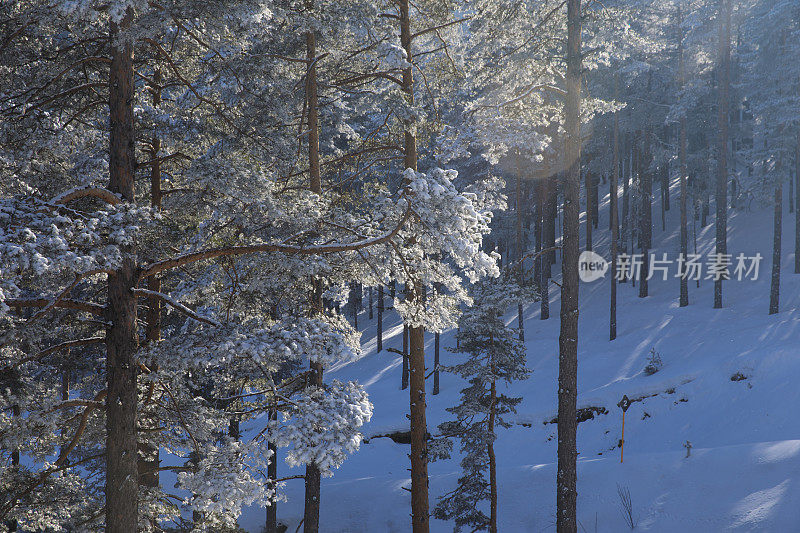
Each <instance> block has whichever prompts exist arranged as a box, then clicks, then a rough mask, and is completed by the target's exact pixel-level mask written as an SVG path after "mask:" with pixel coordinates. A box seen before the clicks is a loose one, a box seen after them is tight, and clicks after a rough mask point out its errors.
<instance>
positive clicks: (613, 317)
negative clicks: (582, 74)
mask: <svg viewBox="0 0 800 533" xmlns="http://www.w3.org/2000/svg"><path fill="white" fill-rule="evenodd" d="M614 94H615V96H614V99H615V100H619V76H618V75H615V76H614ZM611 167H612V168H611V186H610V187H609V191H608V197H609V199H610V202H611V217H610V218H611V275H610V276H609V277H610V278H611V309H610V318H609V340H612V341H613V340H614V339H616V338H617V254H618V250H617V241H618V239H619V222H618V221H617V218H618V213H617V211H618V207H617V203H618V200H619V198H618V194H619V190H618V187H617V179H618V177H619V111H616V112H614V155H613V158H612V163H611Z"/></svg>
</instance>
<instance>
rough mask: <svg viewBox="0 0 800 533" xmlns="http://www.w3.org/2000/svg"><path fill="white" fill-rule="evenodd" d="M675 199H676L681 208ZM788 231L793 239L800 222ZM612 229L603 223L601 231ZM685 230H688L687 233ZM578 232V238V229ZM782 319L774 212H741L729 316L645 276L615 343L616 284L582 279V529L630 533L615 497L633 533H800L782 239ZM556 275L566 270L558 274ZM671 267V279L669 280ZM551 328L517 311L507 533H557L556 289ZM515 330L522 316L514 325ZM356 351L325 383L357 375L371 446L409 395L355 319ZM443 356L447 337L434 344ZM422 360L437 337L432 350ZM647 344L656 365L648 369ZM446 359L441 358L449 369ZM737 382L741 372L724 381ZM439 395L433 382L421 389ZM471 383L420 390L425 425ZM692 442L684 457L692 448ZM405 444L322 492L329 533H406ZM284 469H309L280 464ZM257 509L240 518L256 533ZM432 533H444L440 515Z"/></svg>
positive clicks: (603, 234) (296, 514) (390, 359)
mask: <svg viewBox="0 0 800 533" xmlns="http://www.w3.org/2000/svg"><path fill="white" fill-rule="evenodd" d="M675 204H677V202H675ZM607 216H608V214H607V210H606V208H605V207H603V208H602V210H601V220H600V228H601V229H600V230H599V235H598V232H597V230H596V236H595V242H596V243H597V244H596V247H595V249H596V250H598V251H599V252H600V253H601V254H602V255H605V256H606V257H608V231H607V227H608V219H607ZM677 216H678V208H677V205H675V206H674V207H673V209H672V211H671V212H669V213H668V217H667V228H668V231H667V233H666V234H665V233H663V232H661V231H660V212H659V211H658V207H656V208H654V217H653V218H654V220H655V221H657V222H656V224H655V226H656V227H655V229H654V232H655V234H654V243H656V244H658V245H659V247H658V248H656V249H655V250H654V251H655V252H656V253H659V254H660V253H662V252H667V253H669V254H670V258H673V259H674V258H675V257H676V255H677V248H678V236H677V232H676V231H675V229H676V228H677ZM784 222H785V229H784V231H785V235H786V236H792V237H793V224H794V219H793V216H792V217H788V216H785V217H784ZM604 228H605V229H604ZM713 231H714V229H713V226H708V227H707V228H705V230H703V231H699V228H698V235H697V242H698V251H699V252H700V253H703V254H707V253H709V252H711V251H713ZM691 233H692V231H691V228H690V235H691ZM581 235H583V232H582V233H581ZM784 243H785V246H784V255H783V265H784V267H783V271H782V287H781V307H780V313H779V314H777V315H773V316H768V315H767V309H768V297H769V269H770V266H771V257H772V252H771V246H772V219H771V211H769V210H763V211H753V212H744V211H738V212H733V213H732V215H731V220H730V230H729V251H730V252H731V253H733V254H734V255H736V254H738V253H739V252H743V253H745V255H748V256H751V255H755V254H756V253H757V252H760V253H761V255H762V256H763V257H764V259H763V261H762V263H761V271H760V275H759V278H758V280H757V281H751V280H743V281H730V282H727V283H726V284H725V308H724V309H721V310H714V309H712V301H713V296H712V287H713V283H712V282H710V281H706V280H703V281H701V287H700V288H699V289H698V288H696V286H695V284H694V282H690V286H689V290H690V306H689V307H688V308H683V309H681V308H679V307H678V305H677V292H678V283H677V280H676V279H673V278H670V279H669V280H668V281H661V280H660V279H654V280H651V283H650V297H648V298H645V299H640V298H638V297H637V294H638V287H637V289H634V288H632V287H631V286H630V284H627V285H621V286H620V289H619V303H618V309H619V311H618V322H619V333H618V335H619V336H618V339H617V340H615V341H613V342H609V341H608V305H609V282H608V280H607V279H606V280H603V281H597V282H594V283H583V284H582V285H581V295H580V298H581V315H580V343H579V361H580V366H579V383H580V396H579V407H587V408H589V407H592V408H596V409H595V410H596V411H599V413H598V414H596V415H595V417H594V418H593V419H589V420H587V421H585V422H582V423H581V424H580V425H579V430H578V444H579V466H578V469H579V471H578V476H579V487H578V489H579V497H578V498H579V499H578V516H579V519H580V522H581V531H587V532H592V531H601V532H621V531H626V530H628V529H629V526H628V525H626V521H625V519H624V517H623V513H622V512H621V510H622V509H621V503H620V497H619V495H618V487H620V488H622V489H628V490H629V491H630V494H631V500H632V510H633V517H634V520H635V522H636V530H637V531H654V532H714V531H728V530H732V531H770V532H772V531H774V532H789V531H800V421H798V417H797V416H796V406H797V405H798V404H800V386H798V384H797V381H798V376H800V315H798V312H797V310H798V308H800V290H798V289H800V274H798V275H795V274H793V259H794V256H793V253H789V249H790V246H789V244H790V243H791V239H790V238H785V239H784ZM555 271H557V272H560V267H557V268H556V269H555ZM675 271H676V267H672V270H671V274H674V273H675ZM550 296H551V312H552V317H551V318H550V319H549V320H547V321H542V320H540V319H539V312H538V303H537V304H535V305H532V306H530V307H529V308H528V309H526V313H525V328H526V331H525V339H526V341H527V352H528V363H529V367H530V368H531V369H532V370H533V374H532V375H531V377H530V378H529V379H528V380H527V381H525V382H522V383H520V384H519V385H518V386H515V387H514V388H513V389H511V390H508V391H504V392H507V393H508V394H511V395H516V396H524V401H523V402H522V403H521V404H520V406H519V408H518V415H517V417H516V420H517V422H518V425H516V426H514V427H513V428H512V429H509V430H505V431H504V430H502V429H501V430H500V431H499V435H498V444H497V455H498V463H499V473H498V476H499V483H500V489H499V491H500V498H499V515H500V530H501V531H503V532H527V531H530V532H540V531H555V519H554V515H555V460H556V440H555V434H556V426H555V425H554V424H551V423H547V422H549V421H550V420H552V418H553V417H554V416H555V414H556V393H555V391H556V376H557V372H558V366H557V353H558V328H559V324H558V309H559V305H560V303H559V299H558V287H557V286H555V285H553V286H552V287H551V294H550ZM388 317H389V321H388V324H387V325H386V330H387V333H386V334H385V346H390V347H395V348H400V346H401V337H402V335H401V334H402V327H401V326H400V325H399V323H398V321H397V318H396V316H395V315H393V314H391V313H390V314H388ZM507 319H508V321H509V323H512V322H513V323H514V324H515V323H516V315H515V314H513V313H509V315H508V316H507ZM359 325H360V326H362V330H363V332H364V336H363V341H364V357H363V358H362V359H360V360H359V361H356V362H354V363H351V364H349V365H346V366H342V367H340V368H336V369H332V370H331V371H330V372H328V374H327V376H328V377H329V378H334V377H336V378H340V379H345V378H346V379H354V378H355V379H358V380H360V381H361V383H363V384H364V385H365V386H366V387H367V389H368V391H369V394H370V397H371V399H372V401H373V403H374V404H375V415H374V418H373V420H372V421H371V422H370V423H369V424H368V425H367V426H366V427H365V431H364V433H365V435H366V436H367V437H373V436H375V435H381V434H386V433H388V432H391V431H395V430H402V429H407V428H408V419H407V418H406V413H407V412H408V401H409V400H408V391H401V390H400V359H399V357H398V356H397V355H396V354H393V353H389V352H386V351H385V350H384V351H383V352H382V353H379V354H376V353H375V339H374V337H375V324H374V321H369V320H367V315H366V313H362V315H361V316H360V319H359ZM442 345H443V347H448V348H449V347H452V346H453V345H454V340H453V336H452V332H449V333H446V334H443V335H442ZM428 346H429V349H428V353H429V360H430V361H431V362H430V363H429V365H430V366H432V350H433V336H432V335H431V336H430V338H429V344H428ZM651 349H655V350H656V351H657V352H658V353H660V355H661V358H662V360H663V363H664V365H663V368H662V369H661V370H660V371H659V372H657V373H656V374H654V375H650V376H648V375H645V373H644V372H643V368H644V367H645V366H646V364H647V360H648V356H649V354H650V351H651ZM453 357H456V356H455V355H453V354H451V353H449V352H447V351H445V350H443V351H442V359H443V363H445V364H447V361H448V360H452V358H453ZM732 378H734V379H733V380H732ZM431 385H432V383H431V384H429V392H430V387H431ZM463 385H464V382H463V381H461V380H460V379H459V378H456V377H454V376H451V375H447V374H444V375H443V376H442V385H441V394H439V395H438V396H433V395H431V394H430V393H429V395H428V405H429V415H428V423H429V426H430V429H431V431H432V432H433V431H435V428H436V425H437V424H438V423H439V422H441V421H443V420H444V419H445V418H446V415H447V413H446V412H445V408H447V407H449V406H452V405H453V404H454V403H455V402H456V399H457V396H458V391H459V389H460V388H461V387H462V386H463ZM623 394H626V395H627V396H628V397H629V398H631V399H635V400H640V401H635V402H634V403H633V404H632V406H631V408H630V409H629V410H628V412H627V414H626V424H625V432H626V435H625V437H626V439H625V462H624V463H622V464H621V463H620V450H619V448H618V442H619V439H620V431H621V411H620V409H619V408H618V407H617V406H616V405H617V402H619V400H620V399H621V397H622V396H623ZM686 441H691V443H692V446H693V447H692V449H691V456H690V457H688V458H687V457H685V456H686V449H685V448H684V443H685V442H686ZM408 451H409V446H408V445H406V444H398V443H395V442H393V441H392V440H390V439H389V438H380V437H377V438H369V442H367V443H365V444H363V445H362V448H361V451H359V452H358V453H357V454H356V455H354V456H353V457H351V458H350V459H349V460H348V461H347V462H346V463H345V464H344V465H343V466H342V467H341V468H340V469H339V470H338V471H337V472H336V474H335V476H334V477H333V478H329V479H325V480H323V491H322V499H323V502H322V524H323V530H324V531H330V532H339V531H342V532H352V533H355V532H362V531H363V532H381V531H397V532H404V531H408V530H409V512H410V496H409V493H408V492H407V491H406V490H404V489H403V487H406V486H409V485H410V482H409V475H408V471H407V469H408V467H409V461H408V458H407V453H408ZM458 461H459V458H458V456H457V455H456V456H454V457H453V458H452V459H451V460H448V461H441V462H437V463H433V464H432V465H431V467H430V475H431V478H430V485H431V506H432V507H433V505H435V503H436V497H437V496H439V495H441V494H443V493H445V492H447V491H448V490H451V489H452V488H453V486H454V484H455V482H456V479H457V476H458V473H459V467H458ZM279 470H280V475H292V474H299V473H301V471H300V470H298V469H295V470H290V469H288V467H286V465H285V464H283V463H281V464H280V465H279ZM287 493H288V496H289V501H288V502H287V503H281V504H280V507H279V517H280V519H281V520H282V521H283V522H285V523H286V524H287V525H288V526H289V531H294V530H295V528H296V527H297V525H298V523H299V521H300V519H301V518H302V500H303V497H302V493H303V487H302V482H301V481H290V482H289V484H288V487H287ZM263 517H264V511H263V509H250V510H248V512H247V513H246V514H245V516H244V517H243V519H242V523H243V524H245V525H246V526H247V528H248V530H249V531H254V532H255V531H260V528H261V527H262V526H263V523H264V522H263ZM431 525H432V530H433V531H451V530H452V524H449V523H446V522H441V521H438V520H432V524H431Z"/></svg>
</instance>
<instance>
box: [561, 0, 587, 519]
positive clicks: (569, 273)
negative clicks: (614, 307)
mask: <svg viewBox="0 0 800 533" xmlns="http://www.w3.org/2000/svg"><path fill="white" fill-rule="evenodd" d="M581 59H582V58H581V0H567V79H566V88H567V95H566V98H565V116H566V121H565V130H566V135H567V148H566V157H567V164H568V165H569V167H568V168H569V170H568V172H567V175H566V179H565V180H564V225H563V228H564V229H563V238H562V256H561V273H562V280H561V283H562V285H561V334H560V336H559V339H558V341H559V358H558V471H557V475H556V494H557V496H556V530H557V531H558V532H559V533H576V531H577V523H578V522H577V516H576V502H577V496H578V492H577V464H576V461H577V457H578V451H577V431H578V423H577V401H578V255H579V252H580V242H579V238H580V237H579V215H580V186H581V181H580V180H581V174H580V161H581V122H580V120H581V119H580V114H581V70H582V60H581Z"/></svg>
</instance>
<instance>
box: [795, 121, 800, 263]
mask: <svg viewBox="0 0 800 533" xmlns="http://www.w3.org/2000/svg"><path fill="white" fill-rule="evenodd" d="M794 175H795V180H796V181H797V184H796V185H795V188H794V195H795V204H797V209H795V210H794V273H795V274H800V131H798V132H797V145H796V146H795V152H794Z"/></svg>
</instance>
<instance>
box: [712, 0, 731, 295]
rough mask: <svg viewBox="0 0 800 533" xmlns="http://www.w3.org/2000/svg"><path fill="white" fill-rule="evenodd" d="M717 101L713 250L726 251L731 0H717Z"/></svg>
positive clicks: (718, 284)
mask: <svg viewBox="0 0 800 533" xmlns="http://www.w3.org/2000/svg"><path fill="white" fill-rule="evenodd" d="M719 19H720V20H719V88H718V93H719V102H718V113H717V119H718V126H719V136H718V138H717V182H716V196H715V201H716V204H717V206H716V207H717V220H716V230H717V231H716V240H717V243H716V253H717V254H718V256H719V254H727V253H728V112H729V111H728V109H729V101H728V97H729V94H730V68H731V67H730V62H731V0H720V1H719ZM720 308H722V277H720V279H717V280H715V281H714V309H720Z"/></svg>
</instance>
